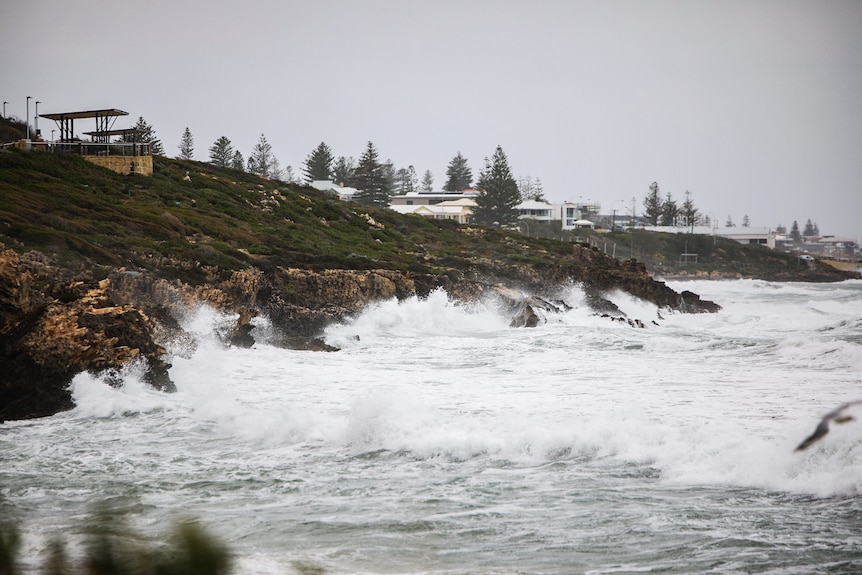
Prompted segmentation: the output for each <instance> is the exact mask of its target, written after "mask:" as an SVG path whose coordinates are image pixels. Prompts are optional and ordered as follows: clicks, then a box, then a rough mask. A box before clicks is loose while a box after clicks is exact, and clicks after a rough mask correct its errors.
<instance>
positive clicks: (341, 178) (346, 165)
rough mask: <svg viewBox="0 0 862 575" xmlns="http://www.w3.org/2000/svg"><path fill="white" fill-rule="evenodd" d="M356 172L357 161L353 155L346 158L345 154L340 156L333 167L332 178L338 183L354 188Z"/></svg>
mask: <svg viewBox="0 0 862 575" xmlns="http://www.w3.org/2000/svg"><path fill="white" fill-rule="evenodd" d="M355 174H356V162H354V160H353V158H352V157H350V158H345V157H344V156H339V157H338V159H337V160H335V165H334V166H333V167H332V179H333V181H334V182H335V183H336V184H338V185H339V186H346V187H348V188H352V187H353V184H354V177H355Z"/></svg>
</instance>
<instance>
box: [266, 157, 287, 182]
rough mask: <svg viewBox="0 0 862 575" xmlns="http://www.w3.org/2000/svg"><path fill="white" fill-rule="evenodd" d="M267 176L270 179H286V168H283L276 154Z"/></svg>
mask: <svg viewBox="0 0 862 575" xmlns="http://www.w3.org/2000/svg"><path fill="white" fill-rule="evenodd" d="M266 177H267V178H269V179H270V180H280V181H284V170H282V169H281V163H280V162H279V161H278V158H276V157H275V156H273V157H272V163H271V164H270V165H269V174H267V176H266Z"/></svg>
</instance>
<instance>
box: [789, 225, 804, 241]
mask: <svg viewBox="0 0 862 575" xmlns="http://www.w3.org/2000/svg"><path fill="white" fill-rule="evenodd" d="M790 239H791V240H793V241H794V242H795V243H799V242H801V241H802V234H800V233H799V223H798V222H797V221H796V220H793V225H791V226H790Z"/></svg>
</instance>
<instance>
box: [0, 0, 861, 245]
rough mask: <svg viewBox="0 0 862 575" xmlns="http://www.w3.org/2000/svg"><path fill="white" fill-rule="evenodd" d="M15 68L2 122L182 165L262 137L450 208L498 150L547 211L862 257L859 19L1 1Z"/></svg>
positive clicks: (742, 6) (734, 6)
mask: <svg viewBox="0 0 862 575" xmlns="http://www.w3.org/2000/svg"><path fill="white" fill-rule="evenodd" d="M0 53H2V55H3V56H2V59H0V78H2V82H0V98H2V99H3V100H8V101H9V104H7V113H8V114H10V115H16V116H19V117H22V118H23V117H24V115H25V102H26V100H25V99H26V96H33V97H34V99H38V100H41V102H42V104H40V107H39V112H40V113H49V112H64V111H72V110H79V109H94V108H102V107H117V108H120V109H123V110H126V111H128V112H129V113H130V117H129V118H128V119H127V120H126V121H124V120H123V119H121V120H118V122H117V124H116V126H115V127H121V125H123V126H125V125H131V124H132V123H133V122H134V120H135V119H137V117H138V116H143V117H144V118H145V119H146V120H147V121H148V122H149V123H151V124H152V125H153V127H154V128H155V129H156V133H157V135H158V136H159V138H160V139H161V140H162V142H163V144H164V145H165V150H166V152H167V153H168V155H176V154H177V153H178V149H177V146H178V145H179V142H180V136H181V134H182V131H183V129H184V128H185V127H186V126H188V127H189V128H190V130H191V132H192V134H193V136H194V138H195V157H196V159H199V160H206V159H207V156H208V152H207V150H208V148H209V146H210V145H212V143H213V142H214V141H215V140H216V139H217V138H218V137H219V136H222V135H224V136H227V137H228V138H230V139H231V140H232V141H233V143H234V145H235V146H236V147H237V148H238V149H239V150H240V151H241V152H242V153H243V155H244V156H246V157H247V156H248V154H249V152H250V151H251V149H252V147H253V146H254V144H255V143H256V142H257V139H258V138H259V136H260V134H261V133H264V134H265V135H266V137H267V139H268V140H269V142H270V144H272V147H273V151H274V152H275V154H276V156H277V157H278V159H279V161H280V162H281V164H282V166H286V165H291V166H293V168H294V170H296V171H298V170H299V168H300V167H301V165H302V162H303V161H304V160H305V158H306V157H307V156H308V154H309V153H310V152H311V150H312V149H313V148H314V147H315V146H317V144H319V143H320V142H321V141H324V142H326V143H327V144H328V145H329V146H330V147H331V148H332V149H333V153H334V154H335V155H336V156H339V155H344V156H354V157H358V156H359V155H360V154H361V153H362V151H363V147H364V146H365V143H366V142H367V141H369V140H370V141H372V142H374V144H375V145H376V146H377V148H378V150H379V151H380V155H381V157H382V158H390V159H392V161H393V163H394V164H395V166H396V167H406V166H408V165H410V164H412V165H414V166H415V167H416V170H417V172H418V173H419V174H420V176H421V174H422V173H423V172H424V171H425V170H426V169H430V170H431V171H432V173H433V174H434V178H435V184H436V186H437V187H440V186H442V184H443V183H444V182H445V170H446V166H447V165H448V163H449V160H451V158H452V157H453V156H454V155H455V154H456V153H457V152H458V151H461V152H462V153H463V154H464V156H465V157H466V158H467V159H468V161H469V163H470V166H471V168H472V170H473V173H474V175H478V173H479V171H480V170H481V168H482V166H483V164H484V158H485V157H488V156H490V155H491V154H492V153H493V151H494V148H495V147H496V146H497V145H498V144H499V145H502V146H503V149H504V150H505V152H506V153H507V155H508V157H509V162H510V165H511V167H512V169H513V172H514V173H515V175H516V176H526V175H528V174H529V175H530V176H532V177H534V178H536V177H538V178H540V179H541V180H542V183H543V185H544V189H545V195H546V196H547V197H548V199H550V200H553V201H561V200H573V201H583V200H587V199H590V200H593V201H597V202H601V204H602V206H603V208H604V209H605V210H606V211H610V210H611V209H613V208H616V209H617V211H621V210H626V211H628V210H630V209H631V205H632V198H635V200H636V207H637V210H638V212H640V211H641V206H642V200H643V197H644V196H645V195H646V193H647V192H648V187H649V184H650V183H651V182H653V181H657V182H658V183H659V185H660V186H661V190H662V192H663V193H667V192H670V193H671V194H672V195H673V197H674V198H675V199H676V200H678V201H679V202H680V203H681V202H682V200H683V199H684V194H685V192H686V190H689V191H690V192H691V195H692V199H693V200H694V202H695V205H696V206H697V207H698V208H699V209H701V211H703V212H706V213H708V214H712V215H713V216H714V217H715V218H718V220H719V222H720V224H721V225H723V224H724V222H725V220H726V219H727V216H728V215H730V216H732V218H733V220H734V221H735V222H736V223H737V224H740V223H741V222H742V218H743V216H744V215H746V214H747V215H748V216H749V217H750V220H751V224H752V225H753V226H773V227H774V226H776V225H778V224H779V223H783V224H784V225H786V226H788V227H789V226H790V224H791V223H792V221H793V220H797V221H798V222H799V224H800V226H802V225H804V223H805V221H806V220H807V219H808V218H810V219H811V220H813V221H814V222H816V223H817V224H818V225H819V227H820V231H821V232H822V233H828V234H835V235H848V236H850V237H853V238H857V239H862V223H860V218H862V2H860V1H858V0H846V1H839V0H825V1H815V0H811V1H793V0H775V1H766V0H764V1H760V0H736V1H735V0H721V1H706V0H704V1H693V0H684V1H671V0H661V1H649V0H636V1H613V0H610V1H602V0H595V1H570V0H566V1H552V0H529V1H514V0H496V1H495V0H457V1H450V0H435V1H423V2H419V1H411V0H367V1H366V0H355V1H351V0H314V1H310V0H309V1H302V2H300V1H285V2H268V1H267V2H265V1H260V0H244V1H242V2H239V1H234V2H225V1H221V0H210V1H186V2H183V1H169V0H148V1H147V2H134V3H133V2H118V1H116V0H113V1H101V0H98V1H96V0H76V1H74V2H69V1H66V0H4V1H3V2H2V3H0ZM30 112H31V114H32V113H33V112H34V109H33V106H32V101H31V109H30ZM93 127H94V126H90V125H89V124H86V125H78V124H77V123H76V131H78V132H82V131H85V130H90V129H92V128H93ZM40 128H41V129H42V131H43V133H46V135H50V130H51V129H52V128H55V126H54V125H53V122H49V121H48V120H42V121H41V123H40Z"/></svg>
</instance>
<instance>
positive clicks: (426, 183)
mask: <svg viewBox="0 0 862 575" xmlns="http://www.w3.org/2000/svg"><path fill="white" fill-rule="evenodd" d="M422 191H423V192H425V193H428V194H430V193H431V192H433V191H434V174H432V173H431V170H425V174H424V175H423V176H422Z"/></svg>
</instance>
